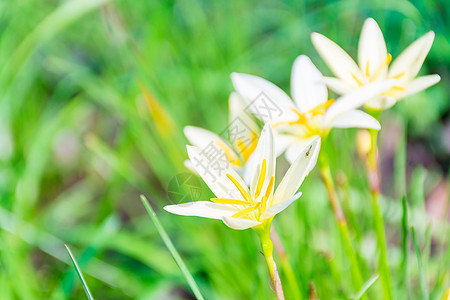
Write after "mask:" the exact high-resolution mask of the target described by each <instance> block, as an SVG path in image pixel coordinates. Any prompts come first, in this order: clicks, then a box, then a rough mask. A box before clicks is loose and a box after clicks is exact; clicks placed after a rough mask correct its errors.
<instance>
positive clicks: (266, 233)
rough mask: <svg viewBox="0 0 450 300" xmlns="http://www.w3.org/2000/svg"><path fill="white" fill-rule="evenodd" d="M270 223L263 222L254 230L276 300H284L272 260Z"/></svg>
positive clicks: (270, 221)
mask: <svg viewBox="0 0 450 300" xmlns="http://www.w3.org/2000/svg"><path fill="white" fill-rule="evenodd" d="M271 223H272V219H270V220H268V222H264V223H263V224H261V225H260V226H258V227H255V228H254V230H255V232H256V233H257V234H258V236H259V238H260V240H261V246H262V250H263V254H264V258H265V259H266V263H267V267H268V269H269V275H270V280H271V284H272V286H273V289H274V291H275V294H276V296H277V300H284V292H283V287H282V285H281V280H280V276H279V274H278V270H277V265H276V264H275V260H274V259H273V243H272V240H271V239H270V228H271Z"/></svg>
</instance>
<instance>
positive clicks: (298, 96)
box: [291, 55, 328, 112]
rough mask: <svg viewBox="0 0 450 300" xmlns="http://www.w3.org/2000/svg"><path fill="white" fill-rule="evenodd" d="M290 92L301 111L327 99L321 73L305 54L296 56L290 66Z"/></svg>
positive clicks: (307, 109)
mask: <svg viewBox="0 0 450 300" xmlns="http://www.w3.org/2000/svg"><path fill="white" fill-rule="evenodd" d="M291 94H292V98H293V99H294V101H295V103H296V104H297V107H298V108H299V110H300V111H301V112H306V111H309V110H311V109H313V108H314V107H316V106H318V105H320V104H322V103H325V102H326V101H327V100H328V91H327V87H326V85H325V83H324V78H323V75H322V73H320V71H319V70H318V69H317V68H316V66H315V65H314V64H313V63H312V61H311V60H310V59H309V57H307V56H306V55H300V56H299V57H297V59H296V60H295V62H294V65H293V67H292V76H291Z"/></svg>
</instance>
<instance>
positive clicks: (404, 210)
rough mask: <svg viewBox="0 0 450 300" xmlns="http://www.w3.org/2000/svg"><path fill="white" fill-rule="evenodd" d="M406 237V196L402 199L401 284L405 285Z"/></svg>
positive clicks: (406, 263)
mask: <svg viewBox="0 0 450 300" xmlns="http://www.w3.org/2000/svg"><path fill="white" fill-rule="evenodd" d="M408 236H409V225H408V202H407V200H406V196H403V197H402V262H401V266H400V268H401V270H402V282H403V283H406V279H407V273H408V250H409V247H408Z"/></svg>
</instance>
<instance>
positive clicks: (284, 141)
mask: <svg viewBox="0 0 450 300" xmlns="http://www.w3.org/2000/svg"><path fill="white" fill-rule="evenodd" d="M274 134H275V135H274V140H275V156H276V157H278V156H280V155H281V154H283V152H284V151H286V150H287V148H288V147H289V146H291V145H292V144H294V143H295V142H296V141H297V140H298V138H297V137H296V136H293V135H291V134H281V133H277V131H275V132H274Z"/></svg>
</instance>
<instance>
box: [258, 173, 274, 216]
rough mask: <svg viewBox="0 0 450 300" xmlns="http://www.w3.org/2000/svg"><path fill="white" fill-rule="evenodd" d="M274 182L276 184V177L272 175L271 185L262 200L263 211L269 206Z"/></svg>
mask: <svg viewBox="0 0 450 300" xmlns="http://www.w3.org/2000/svg"><path fill="white" fill-rule="evenodd" d="M274 184H275V177H273V176H272V177H271V178H270V181H269V185H268V186H267V190H266V193H265V194H264V197H263V198H262V200H261V203H262V205H261V210H262V211H265V210H266V208H267V200H268V199H269V197H270V194H271V193H272V191H273V186H274Z"/></svg>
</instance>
